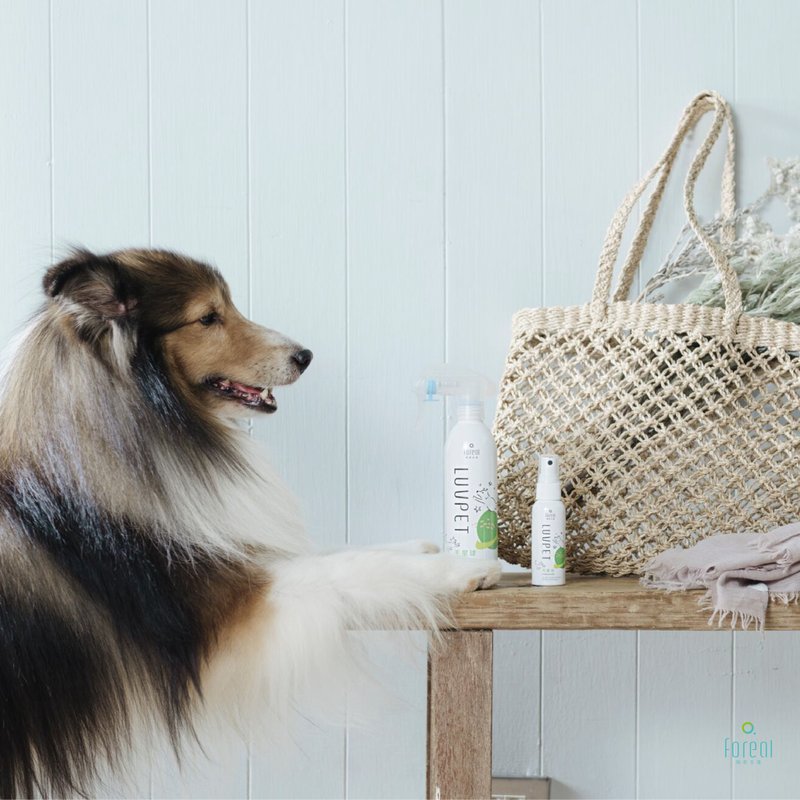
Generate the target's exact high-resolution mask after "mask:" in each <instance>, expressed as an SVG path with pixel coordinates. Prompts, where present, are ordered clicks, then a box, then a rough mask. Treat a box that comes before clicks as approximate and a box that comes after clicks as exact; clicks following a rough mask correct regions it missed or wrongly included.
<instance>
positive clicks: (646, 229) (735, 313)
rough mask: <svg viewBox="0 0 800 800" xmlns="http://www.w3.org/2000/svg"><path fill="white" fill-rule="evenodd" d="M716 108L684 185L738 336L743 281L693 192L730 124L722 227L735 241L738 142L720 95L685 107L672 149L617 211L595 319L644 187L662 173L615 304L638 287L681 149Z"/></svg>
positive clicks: (595, 298)
mask: <svg viewBox="0 0 800 800" xmlns="http://www.w3.org/2000/svg"><path fill="white" fill-rule="evenodd" d="M712 109H713V110H714V122H713V123H712V125H711V129H710V130H709V132H708V133H707V134H706V138H705V139H704V141H703V143H702V144H701V146H700V149H699V150H698V151H697V153H696V154H695V156H694V158H693V159H692V163H691V166H690V167H689V172H688V174H687V176H686V182H685V184H684V191H683V200H684V208H685V210H686V217H687V219H688V221H689V225H690V226H691V228H692V230H693V231H694V233H695V235H696V236H697V238H698V239H699V240H700V241H701V242H702V243H703V245H704V246H705V248H706V250H707V251H708V253H709V255H710V256H711V260H712V262H713V264H714V266H715V267H716V269H717V272H718V274H719V276H720V282H721V284H722V292H723V295H724V298H725V314H724V325H725V328H726V331H727V332H728V333H729V334H731V335H732V334H733V332H734V331H735V330H736V324H737V322H738V320H739V317H740V316H741V314H742V294H741V290H740V288H739V280H738V278H737V276H736V272H735V271H734V269H733V268H732V267H731V266H730V264H729V263H728V258H727V256H726V255H725V252H724V250H723V248H722V247H721V246H720V245H719V244H718V243H717V242H715V241H714V240H713V239H712V238H711V237H710V236H709V235H708V234H707V233H706V232H705V230H703V228H702V226H701V224H700V221H699V219H698V217H697V212H696V210H695V207H694V190H695V185H696V184H697V178H698V176H699V175H700V172H701V170H702V169H703V167H704V166H705V163H706V161H707V160H708V156H709V154H710V152H711V149H712V148H713V146H714V144H715V143H716V141H717V139H718V138H719V135H720V131H721V130H722V126H723V124H724V123H725V122H727V123H728V137H727V146H726V150H725V165H724V167H723V170H722V202H721V207H722V215H723V221H724V225H723V229H722V236H721V239H722V242H723V244H728V243H730V242H732V241H733V238H734V235H735V230H734V225H733V223H732V222H731V221H730V220H731V219H732V217H733V215H734V213H735V207H736V200H735V181H734V159H735V140H734V127H733V118H732V115H731V110H730V106H729V105H728V104H727V102H726V101H725V100H724V99H723V98H722V97H721V96H720V95H718V94H717V93H716V92H702V93H701V94H699V95H697V97H695V98H694V99H693V100H692V102H691V103H690V104H689V105H688V106H687V107H686V109H685V110H684V112H683V116H682V118H681V121H680V123H679V125H678V129H677V131H676V132H675V136H674V137H673V139H672V141H671V142H670V145H669V147H668V148H667V149H666V150H665V151H664V154H663V155H662V156H661V158H660V159H659V160H658V162H657V163H656V165H655V166H654V167H653V168H652V169H651V170H650V171H649V172H648V173H647V175H645V177H644V178H643V179H642V180H641V181H640V182H639V183H638V184H637V185H636V186H635V187H634V188H633V190H632V191H631V192H630V193H629V194H628V196H627V197H626V198H625V200H623V202H622V205H621V206H620V207H619V209H618V210H617V213H616V214H615V216H614V218H613V220H612V221H611V225H610V226H609V229H608V233H607V234H606V238H605V241H604V243H603V249H602V251H601V253H600V264H599V267H598V270H597V279H596V281H595V285H594V291H593V293H592V301H591V307H592V315H593V317H594V319H595V320H597V321H600V320H603V319H605V316H606V311H607V309H608V303H609V295H610V294H611V279H612V276H613V272H614V264H615V263H616V260H617V256H618V254H619V249H620V244H621V242H622V235H623V233H624V231H625V227H626V224H627V222H628V219H629V217H630V215H631V211H632V210H633V207H634V205H635V204H636V202H637V201H638V200H639V198H640V197H641V196H642V194H643V193H644V191H645V189H646V188H647V187H648V186H649V185H650V183H651V182H652V181H653V179H654V178H655V176H656V175H659V178H658V183H657V184H656V187H655V189H654V190H653V193H652V195H651V196H650V199H649V201H648V204H647V208H646V209H645V212H644V214H643V215H642V221H641V223H640V225H639V229H638V230H637V232H636V235H635V237H634V240H633V243H632V244H631V249H630V253H629V254H628V257H627V258H626V260H625V264H624V266H623V268H622V274H621V276H620V280H619V286H618V287H617V290H616V292H615V294H614V301H620V300H624V299H626V298H627V296H628V293H629V291H630V288H631V284H632V283H633V278H634V275H635V273H636V268H637V267H638V266H639V262H640V261H641V257H642V253H643V251H644V248H645V245H646V244H647V238H648V236H649V234H650V230H651V228H652V226H653V221H654V219H655V215H656V212H657V210H658V206H659V203H660V202H661V197H662V195H663V193H664V188H665V186H666V183H667V179H668V177H669V174H670V172H671V170H672V167H673V165H674V163H675V159H676V157H677V155H678V151H679V149H680V145H681V143H682V142H683V140H684V139H685V138H686V136H687V134H688V133H689V132H690V131H691V130H692V129H693V128H694V127H695V126H696V125H697V123H698V122H699V120H700V119H701V118H702V117H703V116H705V114H706V113H707V112H708V111H710V110H712Z"/></svg>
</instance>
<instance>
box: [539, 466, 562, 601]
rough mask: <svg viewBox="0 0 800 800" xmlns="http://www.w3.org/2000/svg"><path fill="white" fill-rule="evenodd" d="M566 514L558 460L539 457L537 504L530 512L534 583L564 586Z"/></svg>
mask: <svg viewBox="0 0 800 800" xmlns="http://www.w3.org/2000/svg"><path fill="white" fill-rule="evenodd" d="M565 534H566V515H565V513H564V503H563V502H562V501H561V482H560V481H559V477H558V457H557V456H554V455H543V456H539V478H538V480H537V482H536V502H535V503H534V504H533V508H532V509H531V548H532V549H531V583H532V584H533V585H534V586H561V584H563V583H564V580H565V573H566V560H567V557H566V553H567V551H566V537H565Z"/></svg>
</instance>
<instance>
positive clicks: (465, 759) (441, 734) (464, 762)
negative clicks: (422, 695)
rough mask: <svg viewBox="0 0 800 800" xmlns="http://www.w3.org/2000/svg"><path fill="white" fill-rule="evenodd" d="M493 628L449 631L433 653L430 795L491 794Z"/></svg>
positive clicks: (447, 798)
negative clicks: (489, 629) (491, 629)
mask: <svg viewBox="0 0 800 800" xmlns="http://www.w3.org/2000/svg"><path fill="white" fill-rule="evenodd" d="M491 787H492V631H445V632H444V633H443V634H442V641H441V643H436V642H433V641H431V646H430V649H429V654H428V787H427V791H428V798H430V800H452V799H453V798H481V799H482V800H487V798H489V797H491Z"/></svg>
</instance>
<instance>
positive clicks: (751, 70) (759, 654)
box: [731, 0, 800, 798]
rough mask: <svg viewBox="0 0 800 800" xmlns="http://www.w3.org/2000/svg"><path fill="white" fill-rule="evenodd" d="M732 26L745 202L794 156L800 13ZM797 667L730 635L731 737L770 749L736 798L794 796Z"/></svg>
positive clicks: (798, 150)
mask: <svg viewBox="0 0 800 800" xmlns="http://www.w3.org/2000/svg"><path fill="white" fill-rule="evenodd" d="M735 22H736V55H737V57H736V64H735V69H736V73H735V91H736V95H735V99H736V109H737V116H738V119H739V128H740V130H741V131H742V137H741V145H742V152H743V155H744V158H743V159H742V169H741V170H740V195H741V196H742V197H745V198H751V197H756V196H757V195H758V194H760V193H761V192H762V191H763V190H764V188H765V186H766V183H767V181H768V173H767V170H766V165H765V163H764V158H765V156H768V155H770V156H782V157H786V156H798V155H800V73H798V71H797V69H795V68H793V66H792V58H791V55H790V52H789V50H788V49H787V48H788V46H789V42H790V39H791V36H792V35H791V30H792V28H795V29H796V28H797V26H798V24H800V7H798V4H797V3H792V2H787V1H786V0H770V2H768V3H759V2H743V0H737V3H736V6H735ZM767 42H768V43H769V45H768V46H766V43H767ZM774 211H775V212H776V213H774V214H773V216H772V220H773V223H774V224H775V225H776V228H777V229H778V230H785V228H786V225H787V222H786V213H785V211H784V210H783V209H781V208H776V209H774ZM799 661H800V634H795V633H789V634H785V635H777V634H772V635H771V636H767V637H763V636H759V635H754V634H752V633H736V634H734V656H733V668H734V676H735V681H734V687H733V689H734V692H733V714H732V715H731V728H732V734H731V735H732V736H736V735H737V734H738V737H739V738H745V737H744V735H743V733H742V731H741V725H742V723H743V722H745V721H750V722H752V723H753V724H754V725H755V730H756V734H755V735H756V736H757V737H758V738H759V739H767V740H769V739H772V740H773V742H774V748H775V756H774V759H773V762H772V763H769V762H767V761H764V762H762V763H761V764H755V765H753V764H750V763H743V764H734V765H733V797H735V798H755V797H776V798H778V797H781V798H788V797H798V796H800V777H798V776H797V774H796V773H795V774H792V773H789V772H788V771H787V769H786V767H787V765H788V764H797V763H798V760H800V736H798V732H797V726H796V725H795V724H794V722H793V720H792V716H793V715H792V708H793V705H794V700H795V698H797V697H800V672H798V670H797V667H796V665H797V664H798V662H799ZM781 698H784V701H783V702H782V701H781Z"/></svg>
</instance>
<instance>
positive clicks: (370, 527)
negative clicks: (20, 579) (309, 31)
mask: <svg viewBox="0 0 800 800" xmlns="http://www.w3.org/2000/svg"><path fill="white" fill-rule="evenodd" d="M441 26H442V16H441V7H440V5H439V4H438V3H431V2H428V0H406V2H395V1H394V0H348V2H347V8H346V14H345V35H346V42H347V53H346V59H347V63H346V87H347V88H346V91H347V101H346V108H347V154H346V164H347V231H348V242H347V261H348V369H347V374H348V489H349V492H348V494H349V496H348V507H349V541H350V542H351V543H353V544H359V545H363V544H367V543H371V542H381V541H392V540H397V539H403V538H409V537H420V536H421V537H423V538H431V537H432V536H434V535H435V533H434V531H435V530H436V528H435V527H433V526H434V525H435V523H436V522H437V521H438V520H439V518H440V515H441V513H442V511H441V509H442V505H441V503H442V499H441V492H439V491H435V490H434V491H431V490H430V489H431V487H433V486H436V487H438V486H439V484H440V481H441V439H440V438H438V439H437V438H436V436H435V435H434V436H432V435H430V434H431V432H432V431H437V430H438V431H440V430H441V423H440V422H438V420H431V419H426V420H425V421H424V423H423V425H422V426H421V427H418V426H417V425H416V424H415V419H416V417H417V409H416V407H415V402H414V396H413V394H412V393H411V389H412V387H413V383H414V380H415V379H416V378H417V377H418V373H419V371H420V370H421V369H422V368H423V367H424V366H425V365H426V364H429V363H436V362H440V361H442V360H443V357H444V331H443V325H442V310H443V307H444V260H443V252H444V238H443V237H444V228H443V212H442V197H443V167H444V160H443V159H444V155H443V126H442V48H441V44H442V27H441ZM432 423H438V427H434V426H433V425H432ZM425 433H427V434H428V435H427V436H426V435H424V434H425ZM369 638H370V639H371V641H370V642H369V644H370V645H371V647H372V648H373V649H375V648H380V647H391V646H392V644H393V643H392V642H390V641H386V640H383V641H380V642H378V641H375V638H374V637H369ZM420 639H421V637H418V640H420ZM384 653H385V651H384ZM374 657H375V659H376V660H377V661H382V660H383V659H384V658H385V655H384V654H382V653H381V652H375V653H374ZM425 686H426V672H425V669H424V664H423V663H420V662H417V663H416V666H414V664H413V662H412V663H411V664H410V665H407V664H406V663H405V662H403V663H402V665H399V666H398V669H397V675H396V681H395V682H394V684H393V686H392V690H393V694H394V696H395V702H394V703H393V709H394V710H393V712H392V713H391V714H388V713H387V714H385V715H384V716H383V718H382V719H381V721H380V723H379V724H378V725H377V726H376V727H373V728H372V729H371V730H361V729H356V730H352V731H351V733H350V735H349V737H348V752H347V765H348V771H347V788H348V796H351V797H358V798H370V797H382V796H386V795H390V794H392V793H394V794H396V795H398V796H400V797H407V796H420V795H421V794H422V793H423V792H424V782H425V769H424V754H425V726H426V715H425V705H424V702H420V700H421V699H422V698H421V695H422V694H424V691H425Z"/></svg>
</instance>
